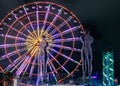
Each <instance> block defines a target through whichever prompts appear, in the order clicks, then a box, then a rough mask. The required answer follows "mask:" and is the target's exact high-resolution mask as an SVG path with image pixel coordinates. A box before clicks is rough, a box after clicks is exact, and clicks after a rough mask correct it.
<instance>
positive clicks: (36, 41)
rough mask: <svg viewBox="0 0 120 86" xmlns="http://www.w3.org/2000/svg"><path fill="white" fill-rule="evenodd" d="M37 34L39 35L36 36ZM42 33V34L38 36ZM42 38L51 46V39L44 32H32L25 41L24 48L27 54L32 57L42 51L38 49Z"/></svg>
mask: <svg viewBox="0 0 120 86" xmlns="http://www.w3.org/2000/svg"><path fill="white" fill-rule="evenodd" d="M38 33H39V34H38ZM40 33H42V34H40ZM43 36H45V37H46V41H47V42H48V43H49V44H51V43H52V38H51V36H50V35H49V34H48V32H46V31H42V32H41V30H39V31H33V32H32V33H30V34H29V35H28V37H27V39H26V46H27V51H28V54H29V55H31V56H32V57H34V56H35V55H37V54H39V53H40V52H41V51H43V49H42V48H41V47H40V43H41V42H42V41H43V38H42V37H43Z"/></svg>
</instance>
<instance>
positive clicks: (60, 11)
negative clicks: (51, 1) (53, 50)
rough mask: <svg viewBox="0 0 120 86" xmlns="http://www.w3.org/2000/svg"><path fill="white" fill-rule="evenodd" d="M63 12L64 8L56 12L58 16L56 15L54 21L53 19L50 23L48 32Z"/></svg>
mask: <svg viewBox="0 0 120 86" xmlns="http://www.w3.org/2000/svg"><path fill="white" fill-rule="evenodd" d="M61 13H62V8H61V9H59V11H58V13H57V14H56V16H55V17H54V19H53V21H52V22H51V23H50V25H49V26H48V27H47V29H46V32H49V30H50V29H51V27H52V24H53V23H55V22H56V20H57V18H58V16H59V15H61Z"/></svg>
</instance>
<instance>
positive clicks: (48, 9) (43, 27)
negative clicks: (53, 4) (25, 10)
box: [41, 5, 50, 35]
mask: <svg viewBox="0 0 120 86" xmlns="http://www.w3.org/2000/svg"><path fill="white" fill-rule="evenodd" d="M49 11H50V5H48V6H47V11H46V15H45V19H44V23H43V26H42V30H41V35H42V33H43V31H44V29H45V26H46V21H47V19H48V14H49Z"/></svg>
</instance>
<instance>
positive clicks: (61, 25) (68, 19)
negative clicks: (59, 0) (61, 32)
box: [50, 16, 73, 35]
mask: <svg viewBox="0 0 120 86" xmlns="http://www.w3.org/2000/svg"><path fill="white" fill-rule="evenodd" d="M72 18H73V17H71V16H70V17H69V18H67V19H66V20H64V21H66V22H69V21H70V20H71V19H72ZM66 22H63V23H61V24H60V25H58V26H57V27H56V28H58V29H61V28H62V27H63V26H64V25H66ZM56 31H57V30H56V29H53V30H52V31H51V32H50V34H51V35H53V34H54V33H55V32H56Z"/></svg>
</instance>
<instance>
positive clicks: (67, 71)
mask: <svg viewBox="0 0 120 86" xmlns="http://www.w3.org/2000/svg"><path fill="white" fill-rule="evenodd" d="M48 54H49V55H50V56H51V57H52V58H53V59H54V60H55V61H56V62H57V63H58V65H59V66H60V67H62V69H64V70H65V71H66V73H67V74H70V72H69V71H68V70H67V69H66V68H65V67H64V66H62V65H61V64H60V62H59V61H58V60H57V59H56V58H55V57H54V56H53V55H52V54H51V53H50V52H49V51H48Z"/></svg>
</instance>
